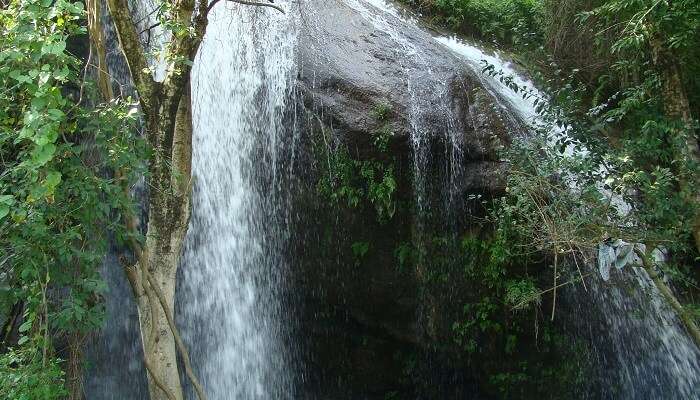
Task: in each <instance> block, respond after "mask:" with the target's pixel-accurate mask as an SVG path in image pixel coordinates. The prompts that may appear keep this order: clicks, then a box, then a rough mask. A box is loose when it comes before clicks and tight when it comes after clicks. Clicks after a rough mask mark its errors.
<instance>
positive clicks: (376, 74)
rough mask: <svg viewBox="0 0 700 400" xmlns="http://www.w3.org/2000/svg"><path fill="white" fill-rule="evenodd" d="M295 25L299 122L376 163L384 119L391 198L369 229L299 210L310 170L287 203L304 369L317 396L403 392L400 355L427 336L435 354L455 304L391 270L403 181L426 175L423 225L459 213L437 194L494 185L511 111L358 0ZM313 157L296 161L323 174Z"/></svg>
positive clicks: (359, 213)
mask: <svg viewBox="0 0 700 400" xmlns="http://www.w3.org/2000/svg"><path fill="white" fill-rule="evenodd" d="M301 19H302V30H301V32H300V37H299V46H298V48H299V76H298V88H299V92H300V94H301V98H302V102H303V106H304V108H305V110H306V113H307V115H309V118H308V120H309V124H308V130H309V131H310V132H311V134H312V135H313V134H314V132H317V131H323V136H324V140H329V139H328V138H327V134H328V132H332V139H331V140H330V141H333V142H338V143H342V144H343V145H345V146H347V147H349V148H350V149H351V150H352V151H351V153H352V154H353V156H355V157H357V158H360V159H372V158H377V157H379V158H382V157H384V158H386V155H382V154H377V150H376V148H375V147H374V146H373V143H374V137H375V135H376V132H377V131H378V130H380V129H386V127H387V126H388V127H389V131H390V132H391V133H392V137H391V141H390V142H391V143H390V146H389V149H390V150H389V152H390V153H391V154H390V155H389V157H390V158H391V159H393V160H395V161H394V162H396V164H397V166H396V168H395V170H396V173H397V174H398V176H397V177H396V179H397V182H398V188H397V193H396V197H397V202H398V203H400V204H402V205H403V206H400V207H398V209H397V213H396V215H395V216H394V218H393V219H392V221H390V222H389V223H379V222H378V221H377V220H376V216H375V215H373V213H372V212H371V209H370V211H367V210H362V209H344V208H343V207H335V206H330V207H328V206H326V207H325V208H324V207H323V206H318V207H313V206H311V204H313V203H317V202H321V203H322V202H324V201H325V200H323V199H319V196H318V193H316V192H315V186H314V185H313V183H314V182H313V174H310V176H311V177H312V179H311V181H312V182H309V183H310V184H309V186H308V188H309V191H308V193H306V194H305V195H302V197H303V200H302V201H300V202H299V203H298V204H300V205H299V207H300V208H299V209H300V210H304V209H306V211H305V212H304V211H302V212H301V214H302V215H303V217H302V220H304V221H303V223H302V227H300V228H299V231H301V232H304V235H305V236H306V237H305V240H303V239H302V240H300V241H299V243H298V246H299V248H298V249H297V254H298V259H300V260H305V261H302V264H303V265H302V268H301V271H302V272H301V274H300V275H301V276H302V278H301V280H302V281H303V283H302V285H303V286H305V287H306V289H305V290H303V291H302V292H303V293H304V295H305V297H304V299H303V301H304V303H305V304H306V306H307V311H306V312H307V313H309V314H311V315H308V317H307V318H304V323H303V324H304V329H306V332H307V336H308V337H309V340H310V342H311V343H310V346H311V349H312V350H311V351H310V353H311V354H310V361H309V364H310V365H317V366H319V369H322V370H323V371H324V373H325V374H326V376H325V377H318V376H316V377H317V378H318V379H319V381H318V382H317V384H318V385H319V386H321V387H322V388H323V390H324V391H325V392H326V394H325V395H324V396H325V398H333V397H335V396H337V397H338V398H360V397H358V396H360V395H359V394H358V393H357V392H355V393H354V394H353V392H352V391H359V393H361V394H362V395H361V396H362V397H364V396H368V394H370V393H373V394H375V396H373V397H372V398H384V396H385V395H386V394H387V393H392V392H394V391H398V392H400V393H402V394H404V395H408V394H407V393H409V392H411V391H413V390H415V388H416V385H417V384H416V382H415V381H413V382H412V381H411V379H413V378H415V376H414V377H412V378H411V377H407V376H406V374H407V372H406V371H407V368H408V366H410V364H411V360H413V361H414V362H415V357H416V354H417V353H421V354H424V355H425V354H427V353H430V352H431V349H433V348H434V347H435V345H436V344H437V343H436V341H437V340H440V341H442V342H444V343H446V344H447V345H448V346H447V348H448V349H449V345H450V344H453V343H452V342H451V340H450V339H448V336H449V334H450V332H451V321H450V318H449V316H450V315H451V314H450V313H452V312H454V311H455V310H457V311H459V310H460V309H461V308H460V302H459V301H460V299H459V298H447V297H448V296H440V295H439V294H426V293H425V290H423V288H422V285H423V284H424V283H425V282H424V281H425V278H424V276H423V275H424V272H425V271H420V269H419V268H414V269H413V270H411V269H409V270H405V269H402V268H400V266H398V262H397V260H396V254H397V248H398V246H399V245H401V244H407V243H409V244H410V243H411V242H413V241H415V235H416V230H417V229H418V227H417V225H418V223H417V219H418V218H420V217H417V216H416V204H415V202H416V199H415V196H416V190H417V189H416V182H417V180H419V179H425V180H426V182H427V183H426V187H425V188H424V189H425V190H427V191H429V192H430V193H431V196H433V197H434V198H432V199H431V200H426V201H427V202H428V203H430V204H429V207H430V208H432V209H433V210H432V211H433V212H434V213H437V214H439V213H442V214H443V217H441V218H442V219H440V218H437V219H435V221H440V222H435V226H434V228H437V229H438V230H439V229H440V224H442V223H443V222H444V221H445V218H446V217H444V215H448V214H450V213H453V214H459V213H463V212H465V210H466V208H464V207H463V208H457V209H455V210H437V208H440V207H445V204H447V203H446V202H444V201H443V198H444V197H450V196H452V197H457V198H459V197H466V195H467V194H472V193H476V194H490V195H494V194H498V193H500V192H502V190H503V189H504V180H503V171H504V165H503V163H502V162H501V161H500V160H499V158H498V156H497V150H498V148H500V147H501V146H503V145H506V144H507V143H508V142H509V141H510V138H511V135H512V132H514V131H515V130H516V129H517V126H516V123H515V122H514V121H515V118H513V117H512V116H511V115H510V114H509V113H508V111H507V110H506V109H505V108H503V107H502V106H501V105H500V104H499V102H498V100H497V99H496V98H494V97H493V96H492V95H491V94H490V93H489V92H488V91H487V90H485V89H484V88H483V87H482V86H481V85H480V83H479V79H478V76H477V75H476V74H477V73H478V72H474V71H473V70H472V69H471V68H470V66H469V65H467V64H466V63H464V62H463V61H462V60H460V59H459V58H457V57H456V56H455V55H454V54H453V53H452V52H451V51H450V50H449V49H447V48H445V47H443V46H442V45H441V44H440V43H438V42H437V41H436V40H434V39H433V37H432V36H431V33H430V31H428V30H424V29H422V28H420V27H419V24H415V23H413V22H409V23H407V22H406V21H405V20H404V19H402V18H401V17H399V16H398V15H397V14H396V13H393V12H389V13H387V12H386V11H382V10H378V9H375V8H374V7H373V6H371V5H369V4H366V3H364V2H362V1H360V0H346V1H337V0H329V1H315V2H306V3H303V4H302V14H301ZM378 114H382V116H381V117H378ZM327 145H328V146H330V147H332V144H330V143H329V144H327ZM417 160H420V161H417ZM325 162H326V160H311V161H310V164H311V165H315V166H316V167H317V168H318V169H323V168H324V167H325V166H324V164H325ZM417 166H419V167H417ZM418 174H424V175H425V176H423V177H418V176H416V175H418ZM448 181H449V182H450V183H449V184H446V183H445V182H448ZM446 192H449V193H446ZM455 207H456V206H455ZM458 218H461V217H458ZM354 242H366V243H369V245H370V250H369V251H368V252H367V254H366V255H363V256H362V257H359V258H358V257H356V255H354V254H353V252H352V251H351V249H350V247H351V245H352V243H354ZM458 295H459V294H458V293H456V292H452V293H451V296H458ZM426 352H427V353H426ZM431 357H432V356H431ZM448 358H449V357H448ZM422 364H425V363H422ZM462 367H463V366H460V365H459V362H458V361H457V362H454V360H452V361H449V360H448V361H445V362H438V361H435V362H434V363H433V365H432V366H431V368H433V369H434V370H433V371H427V372H426V371H424V373H426V374H428V375H430V374H431V373H435V374H438V373H437V371H440V370H442V369H444V368H446V369H447V370H450V371H452V372H453V373H454V371H456V370H459V369H460V368H462ZM415 373H416V372H415V371H413V372H412V374H415ZM312 375H314V374H313V373H312ZM438 375H442V376H446V375H449V373H440V374H438ZM454 375H455V376H461V377H462V378H463V377H464V376H466V374H461V373H459V374H458V373H455V374H454ZM409 378H410V379H409ZM462 378H460V379H462ZM330 381H332V382H341V381H342V383H343V384H341V385H340V387H339V388H338V393H340V394H335V393H329V392H328V391H329V390H330V391H331V392H332V390H331V389H329V385H328V382H330ZM445 384H446V385H447V386H452V385H453V384H454V382H451V381H450V382H445ZM349 388H350V389H349ZM348 390H351V391H350V392H348ZM448 392H449V391H448ZM458 392H459V390H457V389H454V390H452V391H451V392H449V393H451V394H449V397H451V396H453V395H455V393H458ZM433 395H435V394H433ZM353 396H354V397H353ZM440 398H448V394H445V397H440Z"/></svg>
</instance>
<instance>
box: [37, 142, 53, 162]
mask: <svg viewBox="0 0 700 400" xmlns="http://www.w3.org/2000/svg"><path fill="white" fill-rule="evenodd" d="M55 153H56V145H55V144H53V143H48V144H45V145H43V146H37V148H36V149H35V150H34V154H32V161H34V163H35V164H36V165H38V166H42V165H45V164H46V163H47V162H49V161H51V159H52V158H53V155H54V154H55Z"/></svg>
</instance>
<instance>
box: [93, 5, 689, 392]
mask: <svg viewBox="0 0 700 400" xmlns="http://www.w3.org/2000/svg"><path fill="white" fill-rule="evenodd" d="M139 4H141V3H139ZM145 4H147V3H146V2H144V3H143V4H142V6H143V5H145ZM275 4H278V5H280V6H281V7H282V8H284V9H285V10H287V13H286V14H281V13H278V12H276V11H274V10H272V9H270V8H256V7H246V6H243V5H238V4H232V3H225V2H221V3H220V4H218V5H217V6H216V7H215V8H214V9H213V12H212V14H211V17H210V26H209V28H208V30H207V35H206V38H205V40H204V43H203V44H202V47H201V49H200V52H199V54H198V56H197V59H196V60H195V64H194V71H193V74H192V85H191V89H192V102H193V123H194V137H193V150H194V154H193V171H194V173H193V186H194V190H193V204H192V206H193V210H192V219H191V224H190V231H189V232H188V237H187V243H186V249H185V254H184V255H183V260H182V265H181V268H180V272H179V274H180V275H179V278H178V288H177V292H176V293H177V300H176V318H177V324H178V326H179V327H180V328H181V331H182V334H183V337H184V340H185V341H186V344H187V345H188V347H189V350H190V355H191V358H192V362H193V366H194V369H195V372H196V373H197V375H198V376H199V378H200V380H201V382H202V383H203V385H204V387H205V390H206V392H207V394H208V396H209V399H210V400H224V399H236V400H239V399H240V400H253V399H271V400H275V399H301V398H335V397H332V396H330V397H314V395H309V394H308V393H306V392H305V391H303V390H302V389H300V386H303V383H304V382H303V381H304V379H305V378H304V377H302V375H304V374H306V373H307V371H306V369H305V368H304V367H303V366H301V365H300V364H301V361H300V358H303V357H300V356H299V354H298V352H299V351H298V349H296V346H297V345H298V343H300V342H301V341H302V339H301V338H298V337H295V336H294V334H295V332H294V329H295V323H296V322H295V318H296V315H295V313H296V312H297V310H296V309H295V308H294V307H293V305H292V304H290V299H291V298H292V297H293V296H294V294H293V293H291V292H292V291H293V290H294V288H293V287H292V285H293V281H294V280H295V279H298V278H299V277H298V276H294V273H299V271H297V270H295V268H296V267H297V265H296V264H297V263H298V262H299V261H298V260H297V259H295V258H293V257H291V255H293V254H295V253H294V252H293V251H290V248H291V247H295V246H297V247H299V246H301V245H300V244H298V243H290V242H294V241H295V239H297V238H295V237H294V234H295V232H292V228H291V227H293V226H294V225H295V223H296V222H297V220H298V219H299V218H312V217H315V216H310V215H305V214H303V212H304V211H303V210H300V209H301V208H302V206H304V204H301V206H300V203H301V202H303V201H304V200H303V199H304V196H307V197H306V198H308V197H311V196H318V193H316V192H315V191H314V192H311V193H305V194H304V195H303V196H301V197H302V200H301V201H300V200H299V199H298V198H297V199H294V198H293V197H294V196H295V194H293V193H292V192H293V190H295V186H294V184H295V179H296V176H295V174H297V173H299V171H302V174H303V173H304V172H306V170H307V169H310V168H311V166H310V165H306V164H303V162H308V159H310V158H312V156H310V155H308V154H299V153H298V152H302V151H307V150H308V149H306V148H303V146H302V145H300V144H299V142H301V143H304V142H305V141H308V140H309V138H308V137H307V136H308V134H310V132H308V131H306V130H304V129H310V128H309V126H308V125H311V123H309V122H308V121H304V119H305V118H307V117H308V116H309V114H312V116H313V118H312V119H313V121H312V123H314V124H316V123H318V124H320V125H322V127H321V129H324V127H328V128H330V130H331V131H333V133H334V134H336V136H334V137H333V138H332V140H334V141H344V143H346V144H349V145H352V148H353V151H357V152H358V153H360V152H363V151H366V149H367V148H368V147H371V145H368V143H371V134H372V132H374V131H375V130H376V129H377V126H376V121H373V120H372V118H371V114H372V110H373V109H374V108H375V107H377V106H378V105H382V104H387V105H389V106H390V107H391V114H392V115H391V118H390V122H389V123H390V128H391V131H392V132H393V136H392V138H391V140H392V145H393V146H394V147H393V149H394V150H393V151H395V152H400V153H401V154H398V156H399V157H404V158H405V159H407V160H408V163H409V167H408V168H407V169H410V172H405V171H404V172H403V173H404V174H405V175H408V176H409V178H407V179H406V180H408V181H410V182H409V184H410V185H411V189H410V190H412V193H410V194H409V196H408V197H410V198H409V199H408V201H410V202H411V204H414V208H415V209H414V210H413V211H412V213H413V214H412V215H411V216H409V217H410V218H414V221H412V222H410V221H409V222H407V221H401V224H403V225H411V224H412V223H414V224H415V225H417V226H418V227H419V229H415V230H412V231H411V229H409V231H410V232H409V234H408V235H409V236H410V235H414V237H412V238H409V240H414V241H418V242H420V241H421V240H423V239H422V238H421V237H420V235H421V232H422V229H430V228H429V227H423V226H422V225H428V224H432V225H431V227H432V228H433V229H435V228H439V229H444V231H445V232H441V233H451V230H450V227H451V226H450V224H453V223H455V221H456V220H457V219H459V218H462V217H463V214H465V213H466V212H468V211H469V210H468V209H467V207H465V205H464V204H463V201H464V197H465V195H468V194H472V193H479V194H481V193H491V194H499V193H502V191H503V189H504V184H503V180H502V177H499V175H500V172H501V171H502V170H503V163H502V162H501V160H499V159H498V157H497V152H496V150H497V149H498V148H499V147H500V146H503V145H507V143H508V142H509V140H510V139H511V138H512V137H514V136H519V135H524V134H525V133H526V132H527V131H528V130H529V129H532V128H536V127H538V126H539V125H540V124H541V123H542V121H541V120H540V119H539V117H538V114H537V112H536V109H535V106H534V104H533V103H532V101H530V100H527V99H523V98H522V96H521V95H520V94H518V93H514V92H513V91H512V90H511V89H510V88H508V86H507V85H505V84H503V83H502V82H500V81H499V80H498V79H497V78H495V77H491V76H488V75H485V74H483V73H482V69H483V67H484V64H483V63H482V60H486V61H487V62H488V63H489V64H491V65H494V66H495V68H496V69H497V70H503V71H504V72H505V73H506V75H511V76H513V77H514V79H515V82H516V83H517V84H518V85H519V86H524V87H527V88H529V89H531V90H533V91H536V88H535V86H534V84H533V83H532V82H531V81H530V80H529V79H527V78H526V77H525V76H523V75H522V74H520V73H519V72H518V70H517V68H515V67H514V66H513V65H512V64H510V63H509V62H508V61H506V60H505V58H503V57H501V56H499V55H498V53H495V52H491V51H486V50H484V49H482V48H481V47H479V46H475V45H473V44H471V43H467V42H463V41H461V40H459V39H456V38H454V37H445V36H440V35H438V34H436V33H434V32H432V31H430V30H427V29H424V28H422V27H421V26H420V23H419V22H418V21H417V20H415V19H413V18H412V17H411V16H410V15H407V14H405V13H404V12H402V11H401V10H400V9H399V8H397V7H396V6H394V5H392V4H391V3H389V2H386V1H383V0H327V1H326V0H304V1H294V0H276V1H275ZM141 8H143V10H142V9H141ZM141 8H139V7H136V12H135V14H137V15H138V16H143V15H145V14H144V12H145V11H144V10H146V9H147V7H145V6H144V7H141ZM146 14H147V13H146ZM106 26H107V27H108V28H107V30H109V29H110V28H109V25H108V24H106ZM146 27H147V26H146ZM110 38H111V45H110V46H111V49H112V50H111V57H112V58H113V59H115V60H117V59H120V55H119V54H118V51H117V50H115V49H116V41H115V39H114V35H111V36H110ZM154 61H157V60H154ZM110 70H111V71H112V72H115V71H117V72H120V73H117V74H115V75H116V76H118V77H121V78H123V79H124V80H125V81H126V80H128V78H126V77H125V71H126V70H125V68H124V64H123V62H119V61H115V62H111V63H110ZM324 138H325V136H324ZM327 145H328V146H332V143H329V144H327ZM396 149H398V150H396ZM305 178H308V177H305ZM431 196H432V197H431ZM295 207H296V208H295ZM297 213H299V214H301V217H300V215H298V214H297ZM416 236H418V237H416ZM316 245H317V243H315V242H307V243H303V246H307V247H314V246H316ZM311 250H312V249H306V248H303V249H301V250H300V251H301V252H304V253H306V252H310V251H311ZM391 250H393V249H391ZM123 251H124V250H123V249H114V251H113V252H112V254H110V257H109V258H108V260H107V262H106V263H105V278H106V280H108V282H109V284H110V294H109V296H108V297H107V301H106V304H107V312H108V319H107V324H106V327H105V329H104V330H103V332H102V333H101V335H100V337H99V338H98V339H97V340H96V341H95V344H94V346H92V347H93V348H92V349H91V351H90V353H91V355H90V357H89V358H90V361H91V362H93V364H94V365H95V368H94V369H91V370H88V375H87V376H88V380H87V382H86V391H87V398H89V399H91V400H92V399H97V400H101V399H105V400H107V399H110V400H111V399H145V398H146V397H147V390H146V389H145V381H146V380H145V371H144V370H143V366H142V363H141V361H140V360H141V357H142V354H141V350H140V342H139V337H138V324H137V323H136V319H137V316H136V310H135V307H134V305H133V303H131V302H130V301H129V296H130V293H129V290H128V287H127V286H126V281H125V279H124V277H123V276H120V275H119V272H120V271H121V269H120V267H119V266H118V265H117V262H116V258H117V256H116V254H119V253H120V252H123ZM389 257H391V255H390V256H389ZM392 260H393V259H392ZM317 261H318V263H319V264H324V263H332V262H333V261H334V260H317ZM391 262H393V261H389V262H387V263H386V264H387V265H383V266H380V268H377V269H376V270H368V271H363V272H362V276H361V277H360V278H359V279H361V280H360V281H357V282H355V281H350V280H346V281H342V282H340V283H341V284H340V285H336V286H333V287H331V285H330V284H328V283H321V286H323V285H326V286H324V287H322V288H321V289H319V290H318V291H324V290H325V291H331V292H334V295H337V298H338V300H336V301H337V303H336V304H334V306H337V308H343V310H345V312H346V317H345V319H346V320H352V321H353V322H352V323H353V324H354V325H361V326H363V327H365V328H366V330H365V331H364V332H372V333H374V332H380V334H379V336H381V340H383V341H394V342H399V343H400V344H401V346H404V347H406V346H408V347H410V346H413V347H410V348H411V349H415V348H419V346H420V345H421V341H422V340H424V337H423V336H426V335H433V334H435V332H431V331H430V329H431V328H430V327H429V326H421V327H419V326H417V325H420V324H421V323H420V322H417V321H416V320H426V321H427V320H430V319H431V318H435V317H439V315H437V316H435V315H426V314H429V313H433V314H439V312H440V308H439V305H437V304H429V307H428V306H425V304H422V303H430V302H431V301H432V300H431V299H430V298H419V294H418V290H417V289H416V286H417V285H416V284H415V282H408V283H407V282H402V281H400V280H397V279H395V276H394V275H392V274H393V273H395V272H396V271H395V267H394V266H393V265H389V264H390V263H391ZM314 265H315V264H314ZM334 266H335V265H331V266H330V267H328V268H329V269H332V268H333V267H334ZM381 268H385V269H381ZM633 271H634V272H633V274H634V275H631V276H628V277H627V278H620V277H619V276H621V273H620V271H616V270H612V271H611V272H612V275H613V279H611V281H610V282H608V283H606V282H602V281H598V280H596V281H595V283H593V284H592V285H590V286H589V291H585V290H583V289H582V288H577V289H576V291H575V292H574V295H572V300H571V301H572V302H573V304H574V306H573V308H576V307H580V310H579V312H580V314H579V315H580V316H581V318H578V319H579V322H580V323H581V324H582V325H581V326H580V329H581V332H587V333H586V335H587V336H588V337H590V339H591V340H592V343H593V344H594V347H595V349H596V355H597V356H598V358H599V360H598V365H599V366H600V368H604V370H601V374H600V375H601V381H602V382H604V383H605V385H603V387H602V389H601V391H602V392H601V393H600V394H599V396H597V397H596V396H595V395H593V394H592V395H591V397H592V398H604V399H656V398H671V399H693V398H697V393H695V392H694V391H693V390H694V389H696V388H697V387H698V385H700V365H698V364H699V361H698V359H699V357H700V355H699V354H698V351H697V350H696V349H695V348H694V347H693V344H692V342H691V341H690V340H689V338H688V337H687V335H685V333H684V332H683V329H682V327H681V326H680V324H679V322H678V320H677V317H676V316H675V315H674V314H673V312H672V311H671V310H670V309H668V307H666V306H665V304H663V302H662V301H661V299H660V298H659V296H658V294H657V293H656V290H655V288H654V286H653V283H651V282H650V281H649V279H648V277H646V275H645V273H644V271H642V270H639V269H634V270H633ZM316 272H317V271H316ZM622 272H625V271H622ZM317 273H319V272H317ZM324 273H327V271H323V272H320V273H319V274H321V275H322V274H324ZM329 274H336V272H335V271H331V273H329ZM387 277H388V278H387ZM336 278H337V277H336ZM341 278H347V277H341ZM330 282H332V283H337V281H332V280H331V281H330ZM623 288H624V289H623ZM316 289H317V288H314V289H313V290H316ZM626 289H630V290H628V291H627V290H626ZM628 292H629V293H633V294H631V295H630V294H629V293H628ZM304 295H306V296H308V297H309V298H312V299H314V300H318V299H321V300H322V301H326V299H327V298H324V297H314V296H316V293H312V290H309V293H304ZM341 298H342V299H341ZM448 300H450V299H448ZM421 307H424V308H425V311H418V312H416V309H420V308H421ZM387 310H391V311H390V312H387ZM640 313H641V314H640ZM638 314H639V315H641V316H640V317H635V316H636V315H638ZM314 317H315V316H314ZM346 322H347V321H346ZM424 322H425V321H424ZM426 324H427V323H426ZM427 325H429V324H427ZM333 339H335V338H333ZM310 340H316V338H311V339H310ZM380 343H386V342H381V341H380ZM334 350H335V348H333V349H332V351H334ZM353 355H354V356H357V354H353ZM391 356H393V355H390V357H391ZM339 357H340V356H339ZM348 358H350V357H348ZM357 358H358V359H361V358H362V356H361V355H360V356H357ZM425 361H426V360H421V362H425ZM340 362H341V363H346V362H347V363H352V362H355V360H345V359H343V360H342V361H340ZM424 364H425V365H423V366H419V367H420V368H423V369H424V370H430V369H432V368H433V367H435V368H436V370H437V366H434V365H431V364H430V363H424ZM353 365H354V364H353ZM359 365H362V362H359ZM325 367H326V366H325V365H315V366H313V368H314V369H311V367H309V371H308V372H309V373H310V374H316V375H317V377H318V376H320V375H322V372H323V371H321V370H323V369H324V368H325ZM372 368H375V369H374V370H373V369H372ZM380 368H381V366H379V367H378V366H375V365H366V369H367V370H368V371H376V370H377V369H380ZM355 372H356V373H357V374H358V375H359V374H362V373H363V372H365V371H353V373H355ZM387 376H389V375H387ZM372 378H375V377H372ZM381 378H382V377H379V378H377V380H381ZM318 380H319V381H320V382H322V383H328V382H325V381H323V380H322V379H318ZM445 382H447V384H446V386H450V385H451V382H450V381H449V379H448V378H445ZM377 387H381V386H380V385H378V386H377ZM302 393H303V394H302ZM468 393H469V394H468V395H467V396H468V397H464V396H463V397H464V398H478V396H479V395H478V394H474V393H471V392H468ZM363 395H364V393H363ZM343 396H345V397H343ZM188 398H194V397H193V396H192V393H191V392H190V393H189V396H188ZM338 398H350V395H349V394H348V393H347V392H345V393H342V394H341V395H339V397H338ZM357 398H359V397H357ZM441 398H447V397H441ZM460 398H462V397H460Z"/></svg>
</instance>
